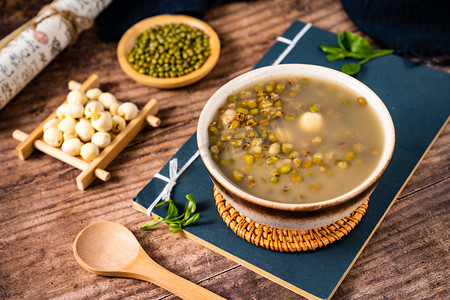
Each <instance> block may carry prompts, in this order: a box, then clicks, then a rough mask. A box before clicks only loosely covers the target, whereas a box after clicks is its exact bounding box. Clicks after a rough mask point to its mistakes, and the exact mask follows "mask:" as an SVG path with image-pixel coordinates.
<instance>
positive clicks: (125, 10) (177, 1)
mask: <svg viewBox="0 0 450 300" xmlns="http://www.w3.org/2000/svg"><path fill="white" fill-rule="evenodd" d="M232 1H233V0H158V1H155V0H114V1H113V2H112V3H111V4H110V5H109V6H108V7H107V8H106V9H105V10H104V11H103V12H102V13H101V14H100V15H99V16H98V17H97V19H96V22H97V24H98V25H99V26H100V35H101V36H102V38H103V39H104V40H105V41H108V42H113V41H114V42H117V41H118V40H119V39H120V37H121V36H122V35H123V34H124V33H125V31H127V29H128V28H130V27H131V26H133V25H134V24H136V23H137V22H139V21H141V20H143V19H146V18H149V17H152V16H156V15H162V14H184V15H190V16H193V17H196V18H203V17H204V16H205V14H206V12H207V10H208V9H211V8H213V7H216V6H218V5H220V4H223V3H227V2H232ZM234 1H237V0H234ZM239 1H245V0H239Z"/></svg>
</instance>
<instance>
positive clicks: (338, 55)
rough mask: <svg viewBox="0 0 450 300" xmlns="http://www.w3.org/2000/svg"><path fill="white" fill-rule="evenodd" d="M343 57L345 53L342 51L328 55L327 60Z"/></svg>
mask: <svg viewBox="0 0 450 300" xmlns="http://www.w3.org/2000/svg"><path fill="white" fill-rule="evenodd" d="M343 58H345V55H343V54H342V53H339V54H329V55H327V60H329V61H333V60H336V59H343Z"/></svg>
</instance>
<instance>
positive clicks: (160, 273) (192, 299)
mask: <svg viewBox="0 0 450 300" xmlns="http://www.w3.org/2000/svg"><path fill="white" fill-rule="evenodd" d="M121 271H124V272H125V273H126V277H130V278H135V279H140V280H144V281H148V282H151V283H154V284H156V285H158V286H160V287H162V288H164V289H166V290H168V291H169V292H171V293H173V294H175V295H177V296H178V297H180V298H182V299H189V300H203V299H204V300H215V299H225V298H222V297H220V296H219V295H217V294H214V293H213V292H211V291H208V290H207V289H205V288H203V287H201V286H199V285H197V284H195V283H193V282H190V281H189V280H186V279H184V278H182V277H180V276H178V275H176V274H174V273H172V272H170V271H169V270H167V269H165V268H163V267H162V266H160V265H159V264H157V263H156V262H155V261H154V260H153V259H151V258H150V257H149V256H148V255H147V253H145V251H144V250H143V249H142V248H140V249H139V253H138V255H137V257H136V259H135V260H134V261H133V262H132V263H131V264H130V265H128V266H126V267H125V268H123V269H122V270H121Z"/></svg>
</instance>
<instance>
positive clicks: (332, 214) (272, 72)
mask: <svg viewBox="0 0 450 300" xmlns="http://www.w3.org/2000/svg"><path fill="white" fill-rule="evenodd" d="M289 76H294V77H308V78H326V79H328V80H330V81H333V82H336V83H337V84H340V85H344V86H347V87H349V88H350V89H352V90H354V91H355V92H357V94H359V95H361V96H363V97H365V98H366V100H367V104H368V105H370V106H371V107H372V108H373V109H374V111H375V113H376V116H377V117H378V118H379V119H380V121H381V122H380V123H381V124H382V132H383V134H384V148H383V149H382V152H381V159H380V161H379V163H378V165H377V166H376V168H375V169H374V171H373V172H372V173H371V174H370V176H369V177H368V178H366V180H364V182H362V183H361V184H360V185H358V186H357V187H356V188H354V189H352V190H351V191H349V192H347V193H346V194H343V195H340V196H338V197H335V198H332V199H328V200H325V201H322V202H318V203H308V204H286V203H277V202H273V201H270V200H266V199H262V198H259V197H256V196H254V195H251V194H249V193H247V192H245V191H243V190H242V189H240V188H239V187H238V186H237V185H235V184H234V183H233V181H232V180H230V179H229V178H227V177H226V176H225V175H224V174H223V173H222V171H221V170H220V169H219V168H218V166H217V164H216V163H215V162H214V161H213V159H212V157H211V153H210V151H209V149H208V147H209V138H208V128H209V125H210V124H211V122H212V119H213V117H214V115H215V113H216V111H217V110H218V109H219V107H220V106H222V105H223V103H224V101H225V99H226V97H227V96H228V95H231V94H233V93H235V92H236V91H239V90H240V89H242V88H243V87H244V86H247V85H249V84H252V83H254V82H258V81H261V80H270V79H271V78H280V77H289ZM197 142H198V146H199V151H200V155H201V157H202V160H203V162H204V164H205V166H206V168H207V169H208V172H209V173H210V175H211V178H212V180H213V182H214V184H215V185H216V187H218V188H219V190H220V193H221V194H222V196H223V197H224V198H225V199H226V200H227V201H228V202H229V203H230V204H231V205H232V206H233V207H235V208H236V209H237V210H238V211H239V212H241V213H242V214H244V215H246V216H247V217H249V218H251V219H252V220H254V221H256V222H259V223H261V224H264V225H268V226H273V227H277V228H284V229H311V228H317V227H321V226H325V225H328V224H331V223H333V222H335V221H337V220H339V219H341V218H343V217H345V216H347V215H348V214H350V213H351V212H352V211H354V210H355V209H356V208H357V207H358V206H359V205H361V204H362V203H363V202H364V201H365V200H366V199H367V198H368V197H369V195H370V194H371V193H372V192H373V190H374V189H375V187H376V186H377V184H378V182H379V180H380V177H381V175H382V174H383V173H384V171H385V169H386V167H387V166H388V164H389V161H390V159H391V157H392V153H393V151H394V144H395V131H394V124H393V122H392V119H391V116H390V114H389V111H388V110H387V108H386V106H385V105H384V104H383V102H382V101H381V99H380V98H379V97H378V96H377V95H376V94H375V93H374V92H373V91H372V90H371V89H369V88H368V87H367V86H366V85H364V84H363V83H361V82H360V81H358V80H357V79H355V78H353V77H351V76H349V75H346V74H344V73H341V72H339V71H336V70H333V69H329V68H325V67H320V66H315V65H306V64H287V65H277V66H269V67H264V68H260V69H256V70H252V71H250V72H248V73H245V74H243V75H240V76H239V77H237V78H235V79H233V80H231V81H230V82H228V83H227V84H225V85H224V86H222V87H221V88H220V89H219V90H218V91H217V92H216V93H214V95H213V96H212V97H211V98H210V99H209V100H208V102H207V103H206V105H205V107H204V108H203V110H202V113H201V115H200V119H199V122H198V127H197Z"/></svg>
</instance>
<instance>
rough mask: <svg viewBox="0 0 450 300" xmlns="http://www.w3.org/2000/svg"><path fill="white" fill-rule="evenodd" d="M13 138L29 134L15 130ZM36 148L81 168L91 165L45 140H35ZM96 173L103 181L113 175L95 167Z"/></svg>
mask: <svg viewBox="0 0 450 300" xmlns="http://www.w3.org/2000/svg"><path fill="white" fill-rule="evenodd" d="M12 136H13V138H14V139H16V140H18V141H24V140H26V139H27V138H28V134H26V133H25V132H23V131H21V130H18V129H16V130H14V132H13V134H12ZM33 146H34V148H36V149H38V150H39V151H41V152H44V153H45V154H48V155H50V156H52V157H54V158H56V159H59V160H60V161H63V162H65V163H66V164H69V165H71V166H73V167H75V168H77V169H79V170H85V169H87V167H88V166H89V163H88V162H86V161H84V160H82V159H80V158H78V157H75V156H72V155H68V154H66V153H64V152H62V151H61V149H59V148H55V147H52V146H50V145H47V144H46V143H45V142H44V141H42V140H40V139H38V140H35V141H34V143H33ZM94 174H95V176H96V177H97V178H99V179H100V180H103V181H108V180H109V178H110V177H111V174H110V173H109V172H108V171H105V170H103V169H98V168H97V169H95V170H94Z"/></svg>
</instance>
